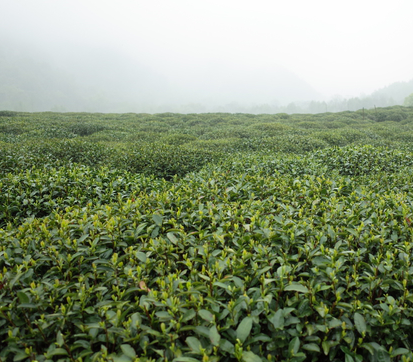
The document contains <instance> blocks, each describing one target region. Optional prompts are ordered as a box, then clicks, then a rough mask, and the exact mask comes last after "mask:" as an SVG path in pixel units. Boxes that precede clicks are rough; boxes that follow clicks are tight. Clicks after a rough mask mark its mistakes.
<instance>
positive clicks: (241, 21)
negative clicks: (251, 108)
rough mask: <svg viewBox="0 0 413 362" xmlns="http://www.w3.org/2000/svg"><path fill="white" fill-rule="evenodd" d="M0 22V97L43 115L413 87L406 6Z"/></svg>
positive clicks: (114, 7)
mask: <svg viewBox="0 0 413 362" xmlns="http://www.w3.org/2000/svg"><path fill="white" fill-rule="evenodd" d="M0 12H1V14H2V22H1V24H0V40H1V41H2V44H3V46H2V49H1V51H0V67H2V68H3V69H1V68H0V80H1V82H3V84H4V85H5V86H6V88H5V89H6V90H0V95H1V94H2V93H1V92H3V93H4V98H5V99H6V98H7V97H8V98H7V99H6V100H7V101H8V102H9V103H10V102H12V100H13V97H18V96H19V94H20V96H21V97H23V95H22V94H23V93H22V92H25V98H22V99H24V103H25V104H26V103H27V104H29V105H28V106H27V107H30V104H32V106H33V107H34V105H36V107H37V108H39V109H40V108H42V107H43V108H44V107H45V108H47V107H49V108H51V107H53V106H59V99H61V100H62V101H61V103H62V104H65V105H66V106H65V107H66V108H67V107H69V108H70V109H72V108H73V107H76V106H78V107H80V105H79V104H80V103H81V102H84V103H85V104H88V105H89V107H91V109H92V108H93V107H96V108H99V107H103V106H102V105H104V104H105V103H106V104H107V103H108V102H109V101H116V102H117V104H118V105H120V104H122V105H123V106H122V107H123V108H122V109H125V110H127V109H128V107H129V108H131V109H130V110H131V111H134V109H132V108H135V109H137V108H139V107H140V108H145V107H147V108H148V109H149V108H150V107H152V106H156V105H165V107H166V108H167V107H168V105H169V106H170V107H171V109H172V108H174V107H175V108H176V107H178V106H179V105H180V104H189V103H199V104H200V105H206V106H208V107H210V108H211V107H212V108H213V107H218V108H219V105H222V104H227V103H231V102H238V103H240V104H243V105H253V104H274V105H276V104H288V103H290V102H301V101H311V100H316V101H321V100H328V99H332V98H334V97H337V96H340V97H345V98H350V97H358V96H360V95H362V94H370V93H372V92H374V91H376V90H378V89H381V88H384V87H386V86H388V85H390V84H392V83H394V82H407V81H410V80H412V79H413V67H412V65H411V64H412V60H413V48H412V47H411V46H410V44H411V41H410V39H409V37H410V34H412V33H413V22H411V20H410V19H409V18H410V15H411V14H412V13H413V2H411V1H407V0H398V1H394V2H391V3H389V2H384V1H379V2H377V1H374V2H373V1H370V0H369V1H363V2H358V1H355V0H350V1H347V2H331V1H326V0H315V1H313V2H306V1H304V0H300V1H294V2H288V3H284V2H280V1H262V0H261V1H255V2H254V3H252V2H250V1H233V0H227V1H224V2H223V1H220V2H218V1H216V0H213V1H209V2H205V3H204V2H195V1H189V0H187V1H184V0H176V1H173V2H171V1H166V0H156V1H152V2H143V1H132V0H123V1H118V2H116V3H115V2H112V1H97V0H89V1H86V2H83V1H82V2H81V1H78V0H73V1H70V2H57V1H52V0H38V1H36V2H33V1H31V0H16V1H12V2H2V3H1V4H0ZM27 89H28V90H27ZM39 89H42V92H43V93H39V91H38V90H39ZM13 92H14V93H13ZM48 92H49V93H48ZM36 93H37V96H38V98H36ZM42 94H45V95H42ZM40 95H42V97H43V100H41V99H40ZM59 97H60V98H59ZM30 102H31V103H30ZM93 102H95V103H93ZM52 103H53V104H52ZM6 104H7V103H6ZM91 104H92V106H90V105H91ZM93 104H95V106H93ZM36 107H34V108H36ZM119 107H120V106H119ZM140 108H139V109H140ZM73 109H74V108H73Z"/></svg>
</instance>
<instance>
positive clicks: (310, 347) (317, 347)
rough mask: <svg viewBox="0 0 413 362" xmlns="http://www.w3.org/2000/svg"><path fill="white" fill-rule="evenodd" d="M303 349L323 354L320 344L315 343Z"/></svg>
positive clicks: (305, 345)
mask: <svg viewBox="0 0 413 362" xmlns="http://www.w3.org/2000/svg"><path fill="white" fill-rule="evenodd" d="M303 349H305V350H306V351H311V352H321V350H320V347H319V346H318V344H315V343H307V344H304V345H303Z"/></svg>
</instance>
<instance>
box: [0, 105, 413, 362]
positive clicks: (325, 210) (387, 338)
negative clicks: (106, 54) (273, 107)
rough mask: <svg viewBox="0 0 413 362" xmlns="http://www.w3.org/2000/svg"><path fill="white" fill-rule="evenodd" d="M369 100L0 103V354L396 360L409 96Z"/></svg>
mask: <svg viewBox="0 0 413 362" xmlns="http://www.w3.org/2000/svg"><path fill="white" fill-rule="evenodd" d="M379 111H380V117H378V115H377V111H376V112H375V111H366V112H365V113H364V114H363V113H361V112H354V113H350V112H344V113H343V114H321V115H311V116H306V115H297V116H288V115H258V116H257V115H243V114H241V115H230V114H209V115H208V114H204V115H177V114H162V115H135V114H128V115H96V114H95V115H91V114H52V113H44V114H21V113H13V112H8V113H7V112H6V113H5V114H4V115H3V116H0V132H1V133H0V139H1V140H2V142H0V153H1V158H0V361H122V362H123V361H125V362H129V361H176V362H180V361H181V362H194V361H245V362H259V361H297V362H298V361H344V360H345V361H348V362H351V361H357V362H360V361H374V362H375V361H393V360H394V361H409V360H410V361H412V360H413V354H412V352H411V351H412V350H413V337H412V335H413V334H412V331H413V326H412V320H413V293H412V288H413V266H412V250H411V249H412V248H413V244H412V241H413V229H412V228H413V225H412V223H413V191H412V187H411V185H412V180H413V169H412V161H411V160H412V159H413V157H412V151H411V150H412V144H411V140H410V139H409V137H407V135H408V134H409V132H410V131H411V124H412V121H413V118H412V114H413V109H409V108H397V109H395V108H389V109H382V110H379ZM395 114H396V115H397V117H394V120H392V115H395ZM0 115H1V114H0ZM45 130H46V131H45ZM294 140H296V141H294ZM335 143H336V144H335Z"/></svg>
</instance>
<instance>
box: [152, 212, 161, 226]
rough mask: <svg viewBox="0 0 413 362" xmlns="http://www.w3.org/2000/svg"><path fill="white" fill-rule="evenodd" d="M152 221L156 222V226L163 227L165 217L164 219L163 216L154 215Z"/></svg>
mask: <svg viewBox="0 0 413 362" xmlns="http://www.w3.org/2000/svg"><path fill="white" fill-rule="evenodd" d="M152 220H153V221H155V224H156V225H158V226H162V220H163V217H162V216H161V215H158V214H153V215H152Z"/></svg>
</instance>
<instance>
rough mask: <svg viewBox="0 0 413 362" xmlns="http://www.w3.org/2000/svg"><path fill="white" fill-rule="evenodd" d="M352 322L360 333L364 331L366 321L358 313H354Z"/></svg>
mask: <svg viewBox="0 0 413 362" xmlns="http://www.w3.org/2000/svg"><path fill="white" fill-rule="evenodd" d="M354 324H355V326H356V329H357V330H358V332H359V333H360V334H361V335H363V334H365V333H366V330H367V327H366V321H365V320H364V317H363V316H362V315H361V314H360V313H354Z"/></svg>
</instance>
